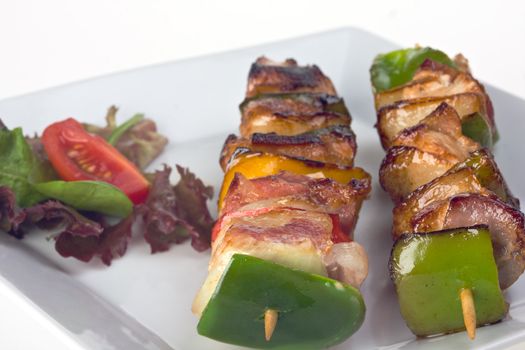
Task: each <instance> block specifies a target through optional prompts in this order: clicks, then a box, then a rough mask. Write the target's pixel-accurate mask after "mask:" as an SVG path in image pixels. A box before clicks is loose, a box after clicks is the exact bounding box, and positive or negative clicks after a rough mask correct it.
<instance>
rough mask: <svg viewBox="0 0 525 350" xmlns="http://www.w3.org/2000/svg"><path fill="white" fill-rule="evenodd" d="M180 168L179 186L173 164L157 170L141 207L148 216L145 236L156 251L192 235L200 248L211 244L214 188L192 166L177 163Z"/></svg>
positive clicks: (163, 249) (205, 247)
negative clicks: (208, 203)
mask: <svg viewBox="0 0 525 350" xmlns="http://www.w3.org/2000/svg"><path fill="white" fill-rule="evenodd" d="M177 170H178V171H179V173H180V175H181V179H180V181H179V182H178V183H177V185H175V186H172V185H171V184H170V180H169V178H170V174H171V168H170V167H168V166H164V169H163V170H160V171H156V172H155V174H154V176H153V180H152V184H151V188H150V192H149V196H148V199H147V200H146V203H144V205H142V206H141V209H140V210H141V212H142V213H143V216H144V228H145V232H144V238H145V239H146V241H147V242H148V243H149V244H150V246H151V252H152V253H156V252H162V251H166V250H168V249H169V248H170V246H171V245H172V244H179V243H182V242H184V241H185V240H186V239H188V238H189V237H191V244H192V246H193V248H194V249H195V250H197V251H203V250H206V249H208V248H209V246H210V234H211V227H212V225H213V219H212V218H211V215H210V213H209V211H208V207H207V206H206V201H207V199H208V198H211V196H212V194H213V192H212V189H211V187H205V186H204V184H203V183H202V181H201V180H199V179H197V178H196V177H195V175H194V174H193V173H191V172H190V171H189V170H188V169H184V168H182V167H180V166H177Z"/></svg>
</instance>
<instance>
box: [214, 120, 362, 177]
mask: <svg viewBox="0 0 525 350" xmlns="http://www.w3.org/2000/svg"><path fill="white" fill-rule="evenodd" d="M356 147H357V146H356V142H355V135H354V133H353V132H352V130H351V129H350V127H348V126H333V127H329V128H325V129H320V130H316V131H312V132H307V133H303V134H299V135H292V136H286V135H279V134H276V133H269V134H260V133H255V134H252V135H251V136H250V137H249V138H237V137H236V136H235V135H230V136H228V138H227V139H226V141H225V143H224V146H223V149H222V152H221V158H220V163H221V167H222V169H223V170H226V168H227V165H228V163H229V162H230V160H231V159H232V156H233V155H234V154H235V152H236V151H237V150H239V149H245V150H249V151H251V152H266V153H273V154H279V155H284V156H288V157H292V158H299V159H309V160H313V161H318V162H322V163H332V164H338V165H341V166H352V165H353V161H354V155H355V152H356Z"/></svg>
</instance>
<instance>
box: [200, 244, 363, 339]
mask: <svg viewBox="0 0 525 350" xmlns="http://www.w3.org/2000/svg"><path fill="white" fill-rule="evenodd" d="M267 309H272V310H276V311H278V313H279V318H278V321H277V325H276V327H275V331H274V332H273V335H272V337H271V339H270V340H269V341H266V340H265V334H264V317H263V315H264V312H265V311H266V310H267ZM364 316H365V305H364V302H363V299H362V297H361V294H360V293H359V291H358V290H357V289H355V288H354V287H352V286H349V285H346V284H343V283H341V282H338V281H336V280H333V279H330V278H326V277H323V276H319V275H315V274H310V273H306V272H304V271H299V270H294V269H290V268H287V267H284V266H282V265H279V264H275V263H273V262H269V261H265V260H262V259H259V258H255V257H252V256H248V255H242V254H235V255H233V257H232V259H231V261H230V265H229V267H228V268H227V270H226V271H225V272H224V274H223V276H222V279H221V281H220V282H219V284H218V286H217V288H216V290H215V292H214V294H213V296H212V297H211V299H210V301H209V303H208V305H207V306H206V308H205V309H204V312H203V314H202V317H201V319H200V321H199V324H198V326H197V330H198V332H199V334H201V335H204V336H206V337H209V338H212V339H215V340H219V341H222V342H225V343H230V344H235V345H241V346H248V347H252V348H260V349H320V348H325V347H329V346H332V345H335V344H338V343H340V342H342V341H344V340H345V339H346V338H348V337H349V336H351V335H352V334H353V333H354V332H355V331H356V330H357V329H358V328H359V327H360V326H361V324H362V323H363V320H364Z"/></svg>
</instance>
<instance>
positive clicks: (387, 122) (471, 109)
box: [376, 92, 486, 149]
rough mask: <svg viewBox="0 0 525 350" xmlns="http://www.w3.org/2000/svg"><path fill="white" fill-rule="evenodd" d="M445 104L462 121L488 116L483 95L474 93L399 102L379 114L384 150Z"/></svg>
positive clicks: (380, 133)
mask: <svg viewBox="0 0 525 350" xmlns="http://www.w3.org/2000/svg"><path fill="white" fill-rule="evenodd" d="M443 102H445V103H447V104H448V105H449V106H451V107H453V108H454V109H455V110H456V112H457V113H458V115H459V117H460V119H461V120H462V119H464V118H466V117H468V116H470V115H472V114H474V113H480V115H482V116H484V115H486V112H485V100H484V97H483V95H481V94H478V93H472V92H468V93H460V94H456V95H450V96H438V97H423V98H417V99H412V100H405V101H398V102H396V103H394V104H392V105H388V106H386V107H382V108H380V109H379V111H378V112H377V124H376V127H377V129H378V132H379V136H380V138H381V144H382V145H383V148H384V149H388V148H389V147H391V146H392V141H393V140H394V139H395V138H396V137H397V135H398V134H399V133H400V132H401V131H403V130H404V129H406V128H410V127H412V126H414V125H417V124H418V123H419V122H420V121H421V120H423V119H424V118H425V117H426V116H428V115H429V114H430V113H432V112H433V111H434V110H435V109H436V108H437V107H438V106H439V105H440V104H441V103H443Z"/></svg>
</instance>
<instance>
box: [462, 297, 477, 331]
mask: <svg viewBox="0 0 525 350" xmlns="http://www.w3.org/2000/svg"><path fill="white" fill-rule="evenodd" d="M459 297H460V299H461V310H462V311H463V322H464V323H465V328H466V329H467V335H468V337H469V338H470V339H471V340H474V338H475V337H476V308H475V306H474V297H473V295H472V290H470V289H467V288H464V289H462V290H461V292H460V294H459Z"/></svg>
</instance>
